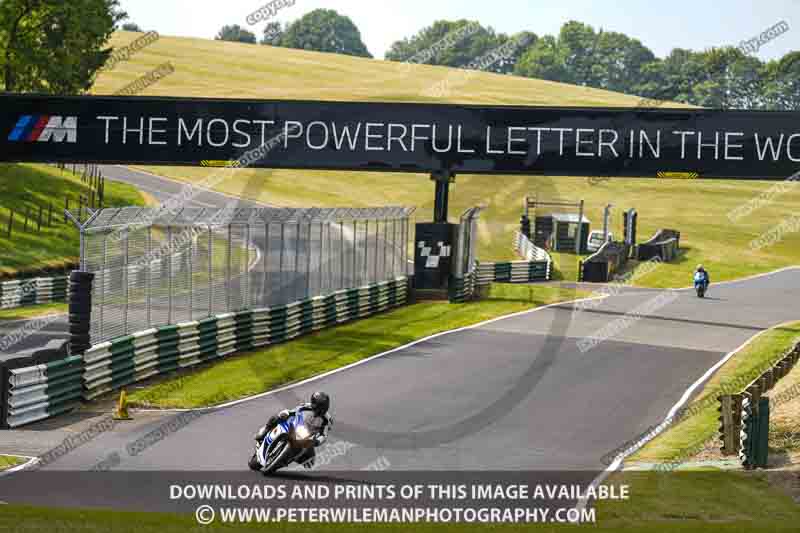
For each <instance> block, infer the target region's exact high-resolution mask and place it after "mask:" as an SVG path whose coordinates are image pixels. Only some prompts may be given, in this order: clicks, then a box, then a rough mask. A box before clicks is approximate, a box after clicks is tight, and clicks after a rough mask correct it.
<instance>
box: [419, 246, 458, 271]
mask: <svg viewBox="0 0 800 533" xmlns="http://www.w3.org/2000/svg"><path fill="white" fill-rule="evenodd" d="M417 246H418V247H419V249H420V252H419V255H420V257H427V258H428V259H427V260H426V261H425V268H438V267H439V258H441V257H450V248H451V246H450V245H447V246H445V244H444V242H443V241H439V242H437V243H436V244H435V245H432V246H427V244H426V243H425V241H419V243H418V244H417Z"/></svg>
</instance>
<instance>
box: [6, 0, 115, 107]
mask: <svg viewBox="0 0 800 533" xmlns="http://www.w3.org/2000/svg"><path fill="white" fill-rule="evenodd" d="M125 17H126V14H125V13H124V12H123V11H120V10H119V2H118V0H70V1H69V2H64V1H63V0H5V1H4V2H2V3H0V70H1V71H2V81H3V85H4V88H5V90H6V91H13V92H41V93H48V94H77V93H80V92H83V91H86V90H88V89H89V88H90V87H91V86H92V83H93V81H94V76H95V73H96V72H97V70H98V69H99V68H100V67H101V66H102V65H103V64H104V63H105V62H106V60H107V59H108V56H109V55H110V54H111V52H112V50H111V49H110V48H106V49H104V48H103V46H104V45H105V43H106V42H107V41H108V39H109V37H110V36H111V34H112V33H113V31H114V28H115V27H116V24H117V22H119V21H121V20H123V19H124V18H125Z"/></svg>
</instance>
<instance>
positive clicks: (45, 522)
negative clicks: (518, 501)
mask: <svg viewBox="0 0 800 533" xmlns="http://www.w3.org/2000/svg"><path fill="white" fill-rule="evenodd" d="M613 482H614V483H615V484H619V483H626V484H629V487H630V498H629V499H628V500H624V501H602V502H600V503H599V504H598V507H597V524H596V525H584V526H572V525H565V524H533V525H528V524H513V525H511V524H500V525H487V524H427V523H419V524H370V525H367V526H366V527H365V525H364V524H311V523H286V522H283V523H274V524H269V525H264V524H257V523H251V524H236V525H225V526H223V525H220V524H219V523H218V522H215V523H213V524H211V525H208V526H199V525H198V524H197V522H196V521H195V519H194V517H193V516H192V515H191V514H186V515H178V514H164V513H132V512H117V511H110V510H91V511H89V510H64V509H44V508H37V507H27V506H18V505H9V506H3V507H2V512H0V530H3V531H9V532H14V533H38V532H43V531H46V532H48V533H61V532H64V533H67V532H69V533H73V532H74V533H101V532H102V533H178V532H181V533H183V532H187V531H189V532H198V533H199V532H201V531H205V532H217V531H233V530H237V531H238V530H244V531H264V530H269V531H274V532H279V531H280V532H282V531H294V532H298V533H302V532H312V531H313V532H315V533H334V532H336V533H356V532H358V531H365V530H367V531H381V532H384V533H405V532H407V531H418V532H426V533H427V532H430V533H450V532H455V531H465V530H467V529H468V530H469V531H471V532H473V533H483V532H486V533H498V532H500V533H522V532H527V531H541V532H562V531H584V530H586V529H587V528H588V529H589V530H591V531H613V532H616V531H624V532H630V533H633V532H642V533H645V532H646V533H656V532H669V533H676V532H681V533H683V532H685V533H690V532H709V533H712V532H713V533H734V532H736V533H752V532H761V531H773V532H774V531H796V530H797V523H798V520H800V506H798V505H797V504H795V503H794V502H793V501H792V500H791V498H789V497H788V496H787V495H785V494H783V493H781V492H779V491H778V490H776V489H774V488H772V487H770V486H769V485H768V484H767V483H766V482H765V481H764V480H762V479H761V478H760V477H759V476H754V475H747V474H741V473H730V472H726V473H711V472H706V473H692V474H688V473H687V474H668V475H661V476H659V475H656V474H652V473H651V474H642V473H625V474H624V476H623V475H622V474H618V475H617V479H615V480H613Z"/></svg>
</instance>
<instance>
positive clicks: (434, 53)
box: [385, 19, 536, 73]
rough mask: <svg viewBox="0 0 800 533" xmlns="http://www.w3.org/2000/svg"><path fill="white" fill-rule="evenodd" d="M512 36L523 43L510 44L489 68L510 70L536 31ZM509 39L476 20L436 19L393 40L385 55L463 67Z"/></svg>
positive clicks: (534, 37)
mask: <svg viewBox="0 0 800 533" xmlns="http://www.w3.org/2000/svg"><path fill="white" fill-rule="evenodd" d="M515 39H518V40H519V42H521V43H525V44H524V45H523V46H520V47H516V48H513V49H512V50H513V51H512V54H511V55H510V56H509V57H504V58H501V59H500V60H498V61H497V62H495V63H493V64H492V65H491V66H490V67H489V68H488V70H489V71H490V72H499V73H509V72H511V71H512V70H513V68H514V64H515V63H516V62H517V60H518V59H519V57H520V56H521V55H522V54H523V53H524V52H525V50H526V49H527V47H529V46H531V45H532V44H533V43H534V42H535V40H536V35H535V34H533V33H530V32H522V33H521V34H519V35H518V36H515ZM509 41H510V38H509V37H508V36H507V35H505V34H502V33H501V34H497V33H495V31H494V29H492V28H491V27H488V28H485V27H483V26H481V25H480V24H479V23H478V22H475V21H469V20H466V19H461V20H437V21H436V22H434V23H433V24H432V25H431V26H428V27H426V28H423V29H422V30H420V31H419V32H417V33H416V34H415V35H413V36H412V37H411V38H405V39H402V40H400V41H395V42H394V43H392V45H391V46H390V48H389V51H388V52H386V55H385V58H386V59H387V60H389V61H410V62H413V63H423V64H427V65H444V66H448V67H462V68H463V67H466V66H468V65H469V64H470V63H472V62H473V61H475V60H476V59H479V58H481V57H483V56H485V55H486V54H489V53H491V52H492V51H493V50H497V49H498V48H500V47H501V46H502V45H504V44H506V43H508V42H509Z"/></svg>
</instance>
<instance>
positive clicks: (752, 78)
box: [217, 9, 800, 110]
mask: <svg viewBox="0 0 800 533" xmlns="http://www.w3.org/2000/svg"><path fill="white" fill-rule="evenodd" d="M217 38H218V39H224V40H238V41H242V42H251V43H256V42H257V39H256V36H255V34H253V33H251V32H249V31H248V30H245V29H243V28H241V27H239V26H225V27H224V28H223V29H222V31H220V33H219V34H218V35H217ZM772 38H775V39H780V38H781V36H780V34H776V35H773V36H772ZM512 40H514V41H516V42H517V43H523V44H524V45H523V46H511V47H506V49H508V50H511V53H510V54H509V55H508V56H507V57H502V58H500V60H496V61H492V62H490V63H491V64H489V66H488V67H486V68H485V69H486V70H488V71H490V72H496V73H499V74H513V75H516V76H524V77H529V78H537V79H543V80H550V81H558V82H563V83H570V84H573V85H581V86H586V87H594V88H598V89H607V90H610V91H617V92H621V93H626V94H634V95H639V96H642V97H643V98H648V99H659V100H671V101H676V102H683V103H687V104H694V105H699V106H704V107H712V108H721V109H774V110H797V109H800V52H797V51H795V52H791V53H788V54H786V55H785V56H784V57H782V58H781V59H778V60H772V61H767V62H763V61H761V60H759V59H758V58H757V57H755V56H753V55H752V54H751V53H748V52H750V51H752V50H751V49H752V48H753V47H752V46H750V47H748V46H742V47H734V46H720V47H718V48H712V49H709V50H703V51H693V50H687V49H683V48H675V49H673V50H672V51H671V52H670V54H669V55H668V56H667V57H665V58H658V57H656V56H655V54H654V53H653V52H652V50H650V49H649V48H648V47H647V46H645V45H644V44H642V42H641V41H639V40H638V39H634V38H632V37H628V36H627V35H625V34H623V33H618V32H608V31H603V30H602V29H598V30H596V29H595V28H593V27H592V26H589V25H587V24H583V23H581V22H576V21H570V22H567V23H565V24H564V25H563V26H562V27H561V30H560V31H559V33H558V35H542V36H539V35H537V34H535V33H532V32H521V33H518V34H516V35H508V34H505V33H497V32H496V31H495V30H494V29H493V28H492V27H490V26H483V25H481V24H480V23H478V22H475V21H469V20H465V19H461V20H439V21H436V22H435V23H434V24H433V25H431V26H428V27H426V28H423V29H422V30H420V31H419V32H417V33H416V34H415V35H412V36H411V37H407V38H405V39H402V40H399V41H396V42H394V43H393V44H392V45H391V47H390V49H389V50H388V52H387V53H386V56H385V58H386V59H387V60H390V61H408V62H414V63H424V64H430V65H444V66H449V67H459V68H475V65H476V64H481V62H480V61H476V60H477V59H479V58H480V57H481V56H484V55H488V54H491V53H492V51H494V50H498V49H500V48H501V47H503V45H504V44H507V43H509V42H511V41H512ZM260 42H261V44H269V45H272V46H283V47H288V48H300V49H304V50H315V51H320V52H335V53H342V54H348V55H355V56H362V57H372V56H371V55H370V54H369V52H368V51H367V48H366V46H365V45H364V43H363V42H362V41H361V34H360V32H359V30H358V28H357V27H356V26H355V24H353V22H352V21H351V20H350V19H349V18H348V17H345V16H342V15H340V14H338V13H337V12H336V11H334V10H330V9H317V10H314V11H311V12H310V13H308V14H306V15H305V16H303V17H301V18H299V19H298V20H296V21H294V22H292V23H290V24H286V25H284V26H281V24H280V23H278V22H270V23H268V24H267V25H266V27H265V28H264V31H263V36H262V38H261V41H260ZM487 63H489V62H487Z"/></svg>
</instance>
